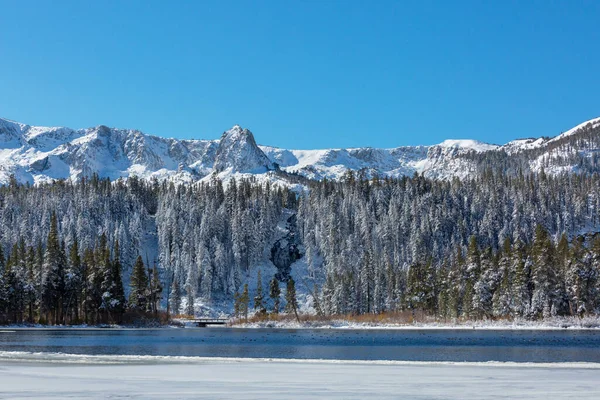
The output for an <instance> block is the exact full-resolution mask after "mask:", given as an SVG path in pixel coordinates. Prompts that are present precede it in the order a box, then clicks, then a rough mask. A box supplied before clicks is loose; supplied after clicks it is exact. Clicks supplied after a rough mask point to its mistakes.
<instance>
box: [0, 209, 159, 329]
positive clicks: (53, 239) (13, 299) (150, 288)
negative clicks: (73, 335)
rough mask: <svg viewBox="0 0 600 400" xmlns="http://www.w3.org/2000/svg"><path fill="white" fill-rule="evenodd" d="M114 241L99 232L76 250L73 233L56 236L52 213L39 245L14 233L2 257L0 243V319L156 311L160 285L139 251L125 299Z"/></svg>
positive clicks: (113, 316)
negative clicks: (70, 236)
mask: <svg viewBox="0 0 600 400" xmlns="http://www.w3.org/2000/svg"><path fill="white" fill-rule="evenodd" d="M120 260H121V253H120V250H119V242H118V240H116V241H115V242H114V245H113V246H112V249H111V247H110V246H109V244H108V240H107V236H106V235H105V234H101V235H100V237H99V239H98V241H97V243H96V244H95V246H94V247H88V248H86V249H83V251H81V250H80V247H79V242H78V240H77V238H74V239H73V242H72V244H71V245H70V246H68V247H67V245H66V244H65V241H64V240H61V239H60V236H59V233H58V223H57V216H56V214H54V213H53V214H52V215H51V217H50V230H49V233H48V237H47V240H46V241H45V245H42V244H41V243H38V245H37V246H35V247H34V246H27V245H26V244H25V240H24V239H23V238H20V239H19V240H17V242H16V243H15V244H14V245H13V246H12V249H11V251H10V253H9V254H8V256H7V257H6V258H5V256H4V251H3V250H2V246H0V323H16V324H20V323H42V324H52V325H64V324H82V323H85V324H104V323H121V322H122V320H123V314H124V313H125V312H126V310H128V309H130V310H136V311H148V312H154V313H156V312H157V311H158V305H159V302H160V300H161V292H162V286H161V284H160V281H159V275H158V270H157V269H156V267H155V268H154V269H153V270H149V271H148V272H146V270H145V267H144V263H143V261H142V258H141V256H140V257H138V259H137V262H136V264H135V268H134V269H133V272H134V274H133V276H132V279H131V291H130V296H129V302H127V301H126V299H125V290H124V287H123V280H122V270H123V268H122V264H121V261H120Z"/></svg>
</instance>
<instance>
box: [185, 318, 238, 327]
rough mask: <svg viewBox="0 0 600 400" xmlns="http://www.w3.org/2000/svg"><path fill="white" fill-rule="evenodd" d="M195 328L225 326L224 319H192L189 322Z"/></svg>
mask: <svg viewBox="0 0 600 400" xmlns="http://www.w3.org/2000/svg"><path fill="white" fill-rule="evenodd" d="M191 321H192V322H193V323H194V324H195V325H196V326H197V327H200V328H206V327H207V326H208V325H227V323H228V322H229V320H228V319H226V318H194V319H192V320H191Z"/></svg>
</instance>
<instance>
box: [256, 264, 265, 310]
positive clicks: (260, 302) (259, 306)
mask: <svg viewBox="0 0 600 400" xmlns="http://www.w3.org/2000/svg"><path fill="white" fill-rule="evenodd" d="M254 309H255V310H257V311H258V313H259V314H261V315H262V314H265V313H266V312H267V310H266V308H265V304H264V296H263V288H262V277H261V275H260V269H259V270H258V272H257V274H256V296H254Z"/></svg>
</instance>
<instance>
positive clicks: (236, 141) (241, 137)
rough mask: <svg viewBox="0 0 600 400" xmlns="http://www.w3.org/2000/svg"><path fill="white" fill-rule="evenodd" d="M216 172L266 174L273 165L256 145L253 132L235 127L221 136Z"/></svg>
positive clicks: (216, 159) (215, 164)
mask: <svg viewBox="0 0 600 400" xmlns="http://www.w3.org/2000/svg"><path fill="white" fill-rule="evenodd" d="M213 168H214V170H215V171H216V172H225V171H227V172H230V173H231V172H233V173H235V172H247V173H264V172H266V171H268V170H270V169H273V163H272V162H271V160H269V158H267V156H266V155H265V153H263V152H262V150H261V149H259V148H258V146H257V145H256V141H255V140H254V136H253V135H252V132H250V131H249V130H248V129H242V127H241V126H239V125H235V126H234V127H233V128H231V129H230V130H228V131H227V132H225V133H224V134H223V136H221V140H219V147H218V148H217V153H216V156H215V162H214V167H213Z"/></svg>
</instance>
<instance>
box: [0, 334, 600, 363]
mask: <svg viewBox="0 0 600 400" xmlns="http://www.w3.org/2000/svg"><path fill="white" fill-rule="evenodd" d="M0 351H27V352H52V353H56V352H60V353H67V354H88V355H160V356H199V357H244V358H246V357H250V358H282V359H337V360H400V361H472V362H477V361H514V362H600V330H598V331H592V330H581V331H576V330H565V331H539V330H538V331H524V330H523V331H521V330H518V331H498V330H427V329H423V330H348V329H344V330H336V329H315V330H312V329H302V330H294V329H229V328H198V329H156V330H126V329H122V330H121V329H79V330H78V329H57V330H51V329H38V330H10V329H6V330H2V328H0Z"/></svg>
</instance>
